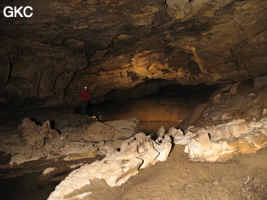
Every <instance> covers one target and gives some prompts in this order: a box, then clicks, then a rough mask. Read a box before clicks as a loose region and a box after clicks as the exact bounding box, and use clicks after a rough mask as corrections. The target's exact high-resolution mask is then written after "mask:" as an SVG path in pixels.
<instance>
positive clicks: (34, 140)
mask: <svg viewBox="0 0 267 200" xmlns="http://www.w3.org/2000/svg"><path fill="white" fill-rule="evenodd" d="M18 132H19V135H20V138H21V140H22V141H23V142H24V143H26V144H29V145H31V146H32V147H37V148H38V147H42V146H44V144H45V139H53V138H56V137H59V133H58V132H57V131H56V130H53V129H51V127H50V122H49V121H46V122H44V123H43V124H42V125H41V126H39V125H36V123H35V122H33V121H31V120H30V119H29V118H24V119H23V121H22V124H20V125H19V127H18Z"/></svg>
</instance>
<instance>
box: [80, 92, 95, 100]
mask: <svg viewBox="0 0 267 200" xmlns="http://www.w3.org/2000/svg"><path fill="white" fill-rule="evenodd" d="M79 96H80V97H82V99H83V101H88V100H89V99H90V98H91V96H92V95H91V93H90V92H87V91H83V92H81V93H80V94H79Z"/></svg>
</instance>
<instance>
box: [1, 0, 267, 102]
mask: <svg viewBox="0 0 267 200" xmlns="http://www.w3.org/2000/svg"><path fill="white" fill-rule="evenodd" d="M0 5H1V11H3V8H4V7H5V6H8V5H10V6H26V5H27V6H32V7H33V16H32V17H31V18H19V17H17V18H5V17H3V15H1V22H0V25H1V26H0V27H1V28H0V43H1V49H0V59H1V66H0V72H1V74H0V76H1V79H0V81H1V82H0V89H1V92H0V101H2V102H3V101H6V100H10V99H14V98H15V99H16V100H17V101H22V100H25V99H43V100H45V102H50V103H51V104H57V103H59V104H60V102H61V103H62V100H63V99H65V100H66V101H67V102H68V101H69V102H70V100H71V99H72V98H74V97H75V95H76V94H77V93H78V92H79V91H80V90H81V89H82V87H83V86H88V87H89V89H90V91H91V92H92V93H93V95H94V99H95V101H101V99H103V96H104V95H105V94H106V93H108V92H110V91H112V90H113V89H115V88H129V87H134V86H136V85H137V84H139V83H142V82H144V81H146V80H149V79H165V80H177V81H178V82H179V83H181V84H199V83H205V84H216V83H225V82H234V81H238V80H242V79H249V78H252V77H256V76H260V75H262V74H266V73H267V44H266V41H267V39H266V38H267V31H266V28H267V22H266V20H267V12H266V11H267V1H266V0H243V1H242V0H239V1H236V0H225V1H220V0H149V1H144V0H142V1H141V0H35V1H30V0H28V1H26V0H20V1H18V0H14V1H7V0H4V1H1V3H0ZM1 14H2V13H1Z"/></svg>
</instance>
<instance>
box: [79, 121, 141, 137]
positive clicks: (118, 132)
mask: <svg viewBox="0 0 267 200" xmlns="http://www.w3.org/2000/svg"><path fill="white" fill-rule="evenodd" d="M138 130H139V120H138V119H136V118H132V119H129V120H116V121H110V122H104V123H102V122H95V123H93V124H92V125H91V126H89V127H88V128H87V129H85V131H84V133H83V138H84V139H85V140H86V141H97V142H101V141H111V140H119V139H126V138H129V137H131V136H132V135H134V134H135V133H136V132H137V131H138Z"/></svg>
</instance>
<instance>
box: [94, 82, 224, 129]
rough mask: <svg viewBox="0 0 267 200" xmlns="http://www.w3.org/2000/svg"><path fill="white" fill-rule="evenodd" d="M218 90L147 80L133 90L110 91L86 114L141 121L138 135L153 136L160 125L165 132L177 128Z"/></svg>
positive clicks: (105, 119)
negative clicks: (140, 133) (150, 134)
mask: <svg viewBox="0 0 267 200" xmlns="http://www.w3.org/2000/svg"><path fill="white" fill-rule="evenodd" d="M218 87H219V85H181V84H179V83H178V82H176V81H166V80H150V81H147V82H144V83H142V84H139V85H137V86H136V87H135V88H131V89H117V90H113V91H112V92H111V93H109V94H107V95H106V100H105V101H104V102H102V103H101V104H99V105H91V109H90V112H91V114H92V115H96V116H98V117H99V118H100V120H103V121H108V120H125V119H129V118H132V117H136V118H137V119H138V120H140V121H141V127H140V129H141V131H143V132H155V131H156V130H157V129H158V128H159V127H160V126H162V125H164V126H165V128H167V129H168V128H170V127H171V126H177V125H178V124H179V123H180V122H181V121H182V120H183V119H185V118H186V117H187V116H188V115H189V114H190V113H191V112H192V111H193V110H194V109H195V107H196V106H198V105H200V104H202V103H205V102H207V101H208V100H209V98H210V96H211V95H212V94H213V93H214V91H215V90H216V89H217V88H218Z"/></svg>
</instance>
